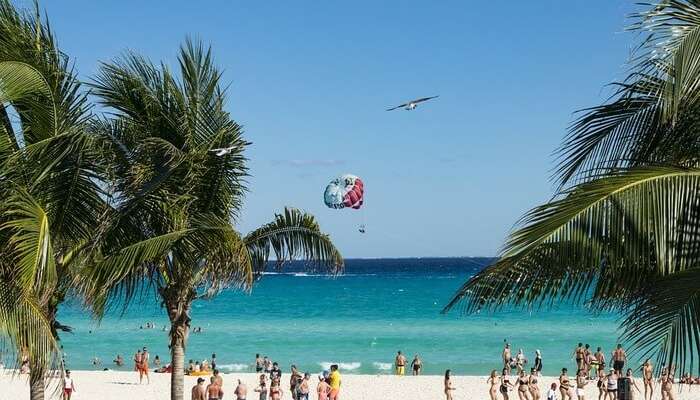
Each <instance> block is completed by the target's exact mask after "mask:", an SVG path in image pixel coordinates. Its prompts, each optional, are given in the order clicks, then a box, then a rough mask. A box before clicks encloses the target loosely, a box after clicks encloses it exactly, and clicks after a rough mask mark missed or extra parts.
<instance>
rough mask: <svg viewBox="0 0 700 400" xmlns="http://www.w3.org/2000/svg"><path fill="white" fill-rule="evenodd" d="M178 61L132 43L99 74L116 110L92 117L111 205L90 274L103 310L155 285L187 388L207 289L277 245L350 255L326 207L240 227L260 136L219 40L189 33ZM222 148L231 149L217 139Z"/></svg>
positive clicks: (239, 279) (176, 381)
mask: <svg viewBox="0 0 700 400" xmlns="http://www.w3.org/2000/svg"><path fill="white" fill-rule="evenodd" d="M178 61H179V76H177V77H176V76H175V74H173V72H172V71H171V70H170V69H169V68H168V67H167V66H166V65H164V64H160V65H155V64H153V63H151V62H150V61H148V60H146V59H144V58H143V57H140V56H138V55H135V54H131V53H129V54H126V55H125V56H123V57H122V58H121V59H119V60H116V61H114V62H111V63H106V64H103V65H102V66H101V70H100V73H99V74H98V76H97V77H96V79H95V82H94V84H93V88H94V93H95V95H96V96H97V98H98V99H99V102H101V104H102V105H103V106H105V107H106V108H108V109H109V110H110V112H112V113H113V114H112V117H111V118H109V119H103V120H100V121H96V122H95V123H94V125H93V127H92V131H93V132H94V135H95V136H96V137H98V138H100V139H99V140H98V141H99V142H100V143H103V146H104V149H105V154H107V155H108V156H107V157H108V163H109V166H110V167H109V171H108V176H109V177H110V180H109V184H108V190H107V191H108V193H109V199H110V205H111V211H110V212H108V213H107V216H106V217H105V220H104V222H103V224H102V228H101V232H100V233H99V235H98V236H99V239H98V240H96V243H97V245H96V246H95V247H96V256H95V259H94V263H92V266H91V267H90V268H89V271H86V272H85V274H86V275H84V276H87V277H88V278H87V279H84V280H83V283H84V284H85V286H84V293H85V294H86V295H87V297H88V298H89V299H91V300H90V301H91V303H92V305H93V307H94V309H95V312H96V314H97V315H98V316H100V315H102V314H103V313H104V312H105V310H106V309H108V308H109V307H110V305H117V304H122V305H124V304H127V303H128V302H129V301H131V300H133V299H134V298H135V297H138V296H139V295H140V294H144V293H146V292H148V288H153V289H154V290H155V292H156V294H157V296H158V297H159V298H160V300H161V301H162V305H163V307H164V308H165V310H166V313H167V315H168V318H169V320H170V324H171V328H170V352H171V365H172V376H171V398H172V399H174V400H175V399H178V400H179V399H182V398H183V384H184V377H183V375H184V369H185V366H184V353H185V347H186V344H187V338H188V334H189V329H190V321H191V315H190V311H191V307H192V303H193V302H194V301H195V300H198V299H203V298H210V297H212V296H214V295H215V294H216V293H218V292H219V291H220V290H222V289H223V288H226V287H230V286H235V287H242V288H250V287H251V285H252V283H253V281H254V279H255V277H256V274H257V273H258V272H260V271H262V270H263V269H264V268H265V266H266V264H267V261H268V258H269V257H270V256H271V255H272V254H273V253H274V255H275V257H276V259H277V261H278V262H283V261H284V260H288V259H290V258H295V257H304V258H306V259H309V260H312V261H314V262H316V265H318V266H319V267H325V268H327V269H329V270H331V271H333V272H335V271H338V270H339V269H340V268H341V267H342V265H343V260H342V258H341V256H340V253H339V252H338V250H337V249H336V248H335V247H334V245H333V244H332V243H331V241H330V238H329V237H328V236H327V235H325V234H323V233H322V232H321V231H320V229H319V226H318V224H317V223H316V221H315V220H314V218H313V217H312V216H310V215H308V214H305V213H303V212H301V211H298V210H296V209H285V210H284V212H283V213H281V214H278V215H276V216H275V219H274V221H273V222H271V223H269V224H267V225H264V226H262V227H261V228H259V229H257V230H255V231H253V232H251V233H249V234H247V235H242V234H240V233H238V232H237V231H236V229H235V227H234V222H233V221H236V220H237V218H238V216H239V215H240V212H241V207H242V203H243V194H244V193H245V191H246V186H245V178H246V176H247V169H246V159H245V157H244V155H243V152H244V149H245V147H246V146H247V145H248V143H247V142H246V141H245V140H244V139H243V137H242V135H241V127H240V126H239V125H238V124H237V123H236V122H234V121H233V120H232V119H231V117H230V115H229V113H228V112H227V111H225V103H226V94H225V90H224V89H222V87H221V74H220V72H219V70H218V69H217V68H216V67H215V65H214V63H213V60H212V56H211V51H210V49H205V48H204V47H203V46H202V45H201V44H194V43H192V42H191V41H187V42H186V43H185V44H184V45H183V46H182V47H181V48H180V52H179V57H178ZM220 148H226V149H228V150H227V152H226V153H225V154H223V155H217V154H216V152H213V151H212V150H213V149H220ZM115 249H120V250H115Z"/></svg>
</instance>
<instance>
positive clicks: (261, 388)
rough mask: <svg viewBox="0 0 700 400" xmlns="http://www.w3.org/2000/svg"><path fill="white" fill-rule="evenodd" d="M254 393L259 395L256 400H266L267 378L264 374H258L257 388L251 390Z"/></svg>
mask: <svg viewBox="0 0 700 400" xmlns="http://www.w3.org/2000/svg"><path fill="white" fill-rule="evenodd" d="M253 391H255V392H256V393H260V397H259V398H258V400H267V378H266V377H265V374H260V382H259V383H258V386H257V387H256V388H255V389H253Z"/></svg>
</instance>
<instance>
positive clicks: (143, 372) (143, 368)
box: [139, 347, 151, 384]
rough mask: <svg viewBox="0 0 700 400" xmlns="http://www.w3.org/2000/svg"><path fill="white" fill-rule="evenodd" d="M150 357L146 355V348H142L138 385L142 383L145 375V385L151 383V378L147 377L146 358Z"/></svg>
mask: <svg viewBox="0 0 700 400" xmlns="http://www.w3.org/2000/svg"><path fill="white" fill-rule="evenodd" d="M149 357H150V355H149V354H148V349H146V347H144V348H143V352H142V353H141V369H140V370H139V383H143V376H144V375H146V383H148V384H150V383H151V377H150V376H148V358H149Z"/></svg>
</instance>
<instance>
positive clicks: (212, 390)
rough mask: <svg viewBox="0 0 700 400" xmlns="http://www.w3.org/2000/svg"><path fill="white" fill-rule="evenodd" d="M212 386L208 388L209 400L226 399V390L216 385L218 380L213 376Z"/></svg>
mask: <svg viewBox="0 0 700 400" xmlns="http://www.w3.org/2000/svg"><path fill="white" fill-rule="evenodd" d="M210 382H211V383H210V384H209V386H207V396H208V398H209V400H220V399H222V398H223V397H224V390H223V389H221V386H219V384H217V383H216V379H214V377H213V376H212V377H211V379H210Z"/></svg>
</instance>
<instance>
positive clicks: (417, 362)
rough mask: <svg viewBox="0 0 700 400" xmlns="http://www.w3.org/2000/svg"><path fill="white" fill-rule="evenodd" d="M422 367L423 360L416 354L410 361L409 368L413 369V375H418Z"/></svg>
mask: <svg viewBox="0 0 700 400" xmlns="http://www.w3.org/2000/svg"><path fill="white" fill-rule="evenodd" d="M421 369H423V361H422V360H421V359H420V358H419V357H418V354H416V355H415V356H414V357H413V361H411V370H413V376H417V375H420V371H421Z"/></svg>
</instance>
